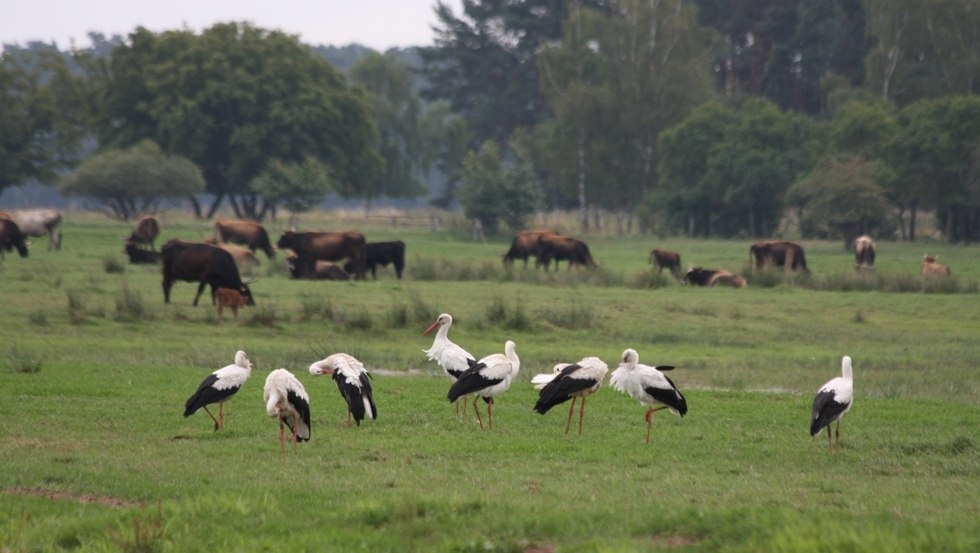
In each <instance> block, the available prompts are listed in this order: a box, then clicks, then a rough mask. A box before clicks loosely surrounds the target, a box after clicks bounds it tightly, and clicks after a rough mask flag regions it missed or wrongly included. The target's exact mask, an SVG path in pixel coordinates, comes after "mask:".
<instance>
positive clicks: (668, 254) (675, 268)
mask: <svg viewBox="0 0 980 553" xmlns="http://www.w3.org/2000/svg"><path fill="white" fill-rule="evenodd" d="M650 260H651V261H652V262H653V268H654V269H656V270H657V274H658V275H659V274H661V273H663V271H664V269H667V270H668V271H670V272H671V273H672V274H673V275H674V276H675V277H678V278H680V274H681V254H679V253H677V252H672V251H670V250H658V249H653V250H651V251H650Z"/></svg>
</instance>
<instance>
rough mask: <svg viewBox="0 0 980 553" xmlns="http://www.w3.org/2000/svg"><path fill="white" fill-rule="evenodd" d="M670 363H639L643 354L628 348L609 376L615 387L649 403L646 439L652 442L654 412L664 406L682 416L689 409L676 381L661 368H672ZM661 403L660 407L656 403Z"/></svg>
mask: <svg viewBox="0 0 980 553" xmlns="http://www.w3.org/2000/svg"><path fill="white" fill-rule="evenodd" d="M673 369H674V367H672V366H670V365H660V366H657V367H651V366H649V365H643V364H641V363H640V354H638V353H636V350H634V349H632V348H629V349H627V350H625V351H624V352H623V356H622V360H621V362H620V364H619V367H617V368H616V370H615V371H613V373H612V376H610V377H609V384H610V385H611V386H612V387H613V389H615V390H617V391H620V392H623V393H625V394H628V395H629V396H630V397H631V398H633V399H635V400H637V401H639V402H640V404H641V405H649V406H650V408H649V409H647V412H646V415H645V417H644V418H645V419H646V421H647V439H646V443H650V427H651V426H652V424H653V413H654V412H656V411H660V410H661V409H669V410H670V412H671V413H674V414H675V415H679V416H681V417H683V416H684V415H685V414H686V413H687V400H685V399H684V394H682V393H681V392H680V390H678V389H677V386H675V385H674V383H673V381H671V380H670V379H669V378H667V377H666V376H665V375H664V374H663V373H662V372H660V371H669V370H673ZM657 406H659V407H657Z"/></svg>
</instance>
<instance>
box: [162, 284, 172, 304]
mask: <svg viewBox="0 0 980 553" xmlns="http://www.w3.org/2000/svg"><path fill="white" fill-rule="evenodd" d="M170 287H171V283H170V282H168V281H167V280H166V279H164V281H163V303H170Z"/></svg>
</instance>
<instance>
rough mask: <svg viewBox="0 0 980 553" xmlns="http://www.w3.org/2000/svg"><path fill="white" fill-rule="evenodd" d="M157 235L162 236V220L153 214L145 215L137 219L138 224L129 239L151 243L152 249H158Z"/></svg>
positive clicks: (138, 242) (140, 242)
mask: <svg viewBox="0 0 980 553" xmlns="http://www.w3.org/2000/svg"><path fill="white" fill-rule="evenodd" d="M157 236H160V221H158V220H157V218H156V217H154V216H153V215H143V216H141V217H140V218H139V219H137V220H136V226H135V228H133V232H132V234H130V235H129V238H127V239H126V240H127V241H130V242H135V243H137V244H149V245H150V249H151V250H156V249H157V248H156V245H154V243H155V242H156V239H157Z"/></svg>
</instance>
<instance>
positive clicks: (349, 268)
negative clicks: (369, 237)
mask: <svg viewBox="0 0 980 553" xmlns="http://www.w3.org/2000/svg"><path fill="white" fill-rule="evenodd" d="M389 263H390V264H392V265H394V266H395V274H396V275H398V279H399V280H401V278H402V271H403V270H404V269H405V243H404V242H402V241H401V240H395V241H393V242H368V243H367V244H365V246H364V266H365V269H371V278H372V279H374V280H378V265H381V266H382V267H387V266H388V264H389ZM354 270H355V267H354V262H353V261H348V262H347V263H344V271H346V272H347V273H353V272H354Z"/></svg>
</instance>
